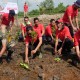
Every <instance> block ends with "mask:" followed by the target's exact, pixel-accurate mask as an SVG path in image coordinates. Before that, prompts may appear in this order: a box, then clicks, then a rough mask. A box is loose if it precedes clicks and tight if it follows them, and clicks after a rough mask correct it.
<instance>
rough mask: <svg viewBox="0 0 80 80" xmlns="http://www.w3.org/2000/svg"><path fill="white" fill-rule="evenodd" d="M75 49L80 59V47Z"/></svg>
mask: <svg viewBox="0 0 80 80" xmlns="http://www.w3.org/2000/svg"><path fill="white" fill-rule="evenodd" d="M75 49H76V53H77V56H78V58H79V59H80V51H79V46H76V47H75Z"/></svg>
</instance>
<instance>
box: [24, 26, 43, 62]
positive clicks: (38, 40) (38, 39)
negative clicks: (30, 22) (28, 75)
mask: <svg viewBox="0 0 80 80" xmlns="http://www.w3.org/2000/svg"><path fill="white" fill-rule="evenodd" d="M33 31H34V32H35V33H36V34H35V35H36V36H35V37H33V36H32V35H33V34H34V33H33V34H32V32H33ZM25 42H26V48H25V63H29V59H28V55H29V54H30V53H29V48H31V47H32V46H34V49H33V50H30V52H31V54H35V53H36V52H37V51H38V49H39V48H40V46H41V44H42V36H41V33H40V32H39V31H38V32H36V31H35V30H33V28H32V27H31V26H28V27H27V28H26V39H25ZM30 44H31V46H30Z"/></svg>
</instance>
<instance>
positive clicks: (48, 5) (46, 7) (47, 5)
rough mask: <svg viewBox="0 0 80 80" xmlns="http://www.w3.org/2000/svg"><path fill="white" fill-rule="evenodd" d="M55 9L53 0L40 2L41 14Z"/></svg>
mask: <svg viewBox="0 0 80 80" xmlns="http://www.w3.org/2000/svg"><path fill="white" fill-rule="evenodd" d="M53 9H54V3H53V0H45V1H43V2H41V3H40V5H39V11H40V13H41V14H43V13H45V12H46V11H47V12H49V11H51V10H53Z"/></svg>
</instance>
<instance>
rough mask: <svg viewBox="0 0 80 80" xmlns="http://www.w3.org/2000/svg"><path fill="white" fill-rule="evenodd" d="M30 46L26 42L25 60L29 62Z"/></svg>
mask: <svg viewBox="0 0 80 80" xmlns="http://www.w3.org/2000/svg"><path fill="white" fill-rule="evenodd" d="M28 46H29V44H26V48H25V62H26V63H29V60H28Z"/></svg>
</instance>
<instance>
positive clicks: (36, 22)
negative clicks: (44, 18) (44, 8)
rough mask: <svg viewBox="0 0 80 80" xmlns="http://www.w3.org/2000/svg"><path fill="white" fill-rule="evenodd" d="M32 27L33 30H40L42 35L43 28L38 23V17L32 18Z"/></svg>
mask: <svg viewBox="0 0 80 80" xmlns="http://www.w3.org/2000/svg"><path fill="white" fill-rule="evenodd" d="M33 28H34V30H35V31H36V32H40V33H41V35H42V36H44V33H45V29H44V26H43V25H42V24H40V23H39V19H38V18H34V26H33Z"/></svg>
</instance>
